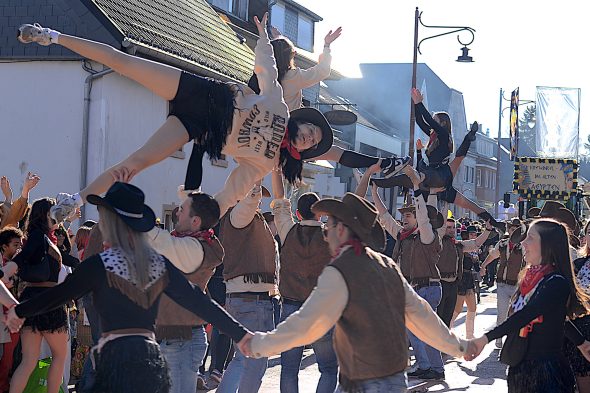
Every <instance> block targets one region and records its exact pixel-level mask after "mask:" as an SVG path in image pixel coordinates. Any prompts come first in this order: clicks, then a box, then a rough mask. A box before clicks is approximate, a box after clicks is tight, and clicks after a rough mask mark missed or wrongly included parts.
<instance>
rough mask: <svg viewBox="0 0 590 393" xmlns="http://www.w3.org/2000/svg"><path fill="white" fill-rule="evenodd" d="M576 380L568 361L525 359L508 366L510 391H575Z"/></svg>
mask: <svg viewBox="0 0 590 393" xmlns="http://www.w3.org/2000/svg"><path fill="white" fill-rule="evenodd" d="M575 385H576V380H575V378H574V374H573V373H572V370H571V368H570V365H569V363H568V361H567V360H566V359H565V358H563V357H560V358H558V359H550V360H524V361H522V362H521V363H520V364H519V365H518V366H514V367H509V368H508V393H532V392H535V393H574V392H575Z"/></svg>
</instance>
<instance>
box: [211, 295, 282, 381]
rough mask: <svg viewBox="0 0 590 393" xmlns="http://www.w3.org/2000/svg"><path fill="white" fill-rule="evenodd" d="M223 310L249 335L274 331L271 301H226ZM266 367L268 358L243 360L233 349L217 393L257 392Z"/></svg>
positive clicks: (243, 357) (233, 299) (239, 299)
mask: <svg viewBox="0 0 590 393" xmlns="http://www.w3.org/2000/svg"><path fill="white" fill-rule="evenodd" d="M225 309H226V310H227V312H228V313H230V315H231V316H232V317H234V318H235V319H236V320H237V321H238V322H240V323H241V324H242V325H244V326H245V327H246V328H247V329H249V330H250V331H252V332H256V331H259V332H260V331H261V332H267V331H270V330H273V329H274V317H273V306H272V303H271V301H270V300H256V299H243V298H230V297H228V298H226V301H225ZM234 345H235V344H234ZM267 366H268V358H260V359H251V358H246V357H245V356H244V355H243V354H242V353H241V352H240V351H239V350H238V349H237V348H236V354H235V356H234V358H233V359H232V361H231V362H230V363H229V366H228V367H227V370H225V373H224V374H223V379H222V380H221V383H220V384H219V387H218V388H217V393H235V392H242V393H255V392H257V391H258V389H260V385H261V384H262V377H263V376H264V373H265V372H266V367H267Z"/></svg>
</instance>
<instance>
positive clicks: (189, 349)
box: [160, 326, 207, 393]
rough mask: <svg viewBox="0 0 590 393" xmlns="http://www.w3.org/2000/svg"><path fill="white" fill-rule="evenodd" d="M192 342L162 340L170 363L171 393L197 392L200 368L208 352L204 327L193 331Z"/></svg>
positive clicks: (164, 352) (163, 351)
mask: <svg viewBox="0 0 590 393" xmlns="http://www.w3.org/2000/svg"><path fill="white" fill-rule="evenodd" d="M192 334H193V337H192V339H191V340H176V339H174V340H162V342H161V343H160V349H161V351H162V355H164V358H165V359H166V362H167V363H168V372H169V373H170V380H171V382H172V387H171V389H170V393H185V392H196V391H197V375H198V372H199V367H200V366H201V363H202V362H203V358H204V357H205V353H206V352H207V334H206V333H205V328H204V327H202V326H201V327H198V328H193V329H192Z"/></svg>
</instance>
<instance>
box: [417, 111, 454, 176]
mask: <svg viewBox="0 0 590 393" xmlns="http://www.w3.org/2000/svg"><path fill="white" fill-rule="evenodd" d="M414 110H415V112H416V123H417V124H418V126H420V129H422V131H424V133H426V135H428V136H429V137H430V138H432V136H431V133H432V131H434V133H435V134H436V138H437V139H438V146H436V148H434V149H433V150H432V151H430V152H428V150H427V151H426V155H427V156H428V161H429V163H430V164H431V165H435V164H440V163H442V162H443V160H445V159H446V158H448V157H449V155H450V154H451V150H450V149H449V138H450V135H449V132H448V131H447V130H446V129H445V128H444V127H441V125H440V124H438V123H437V122H436V121H435V120H434V119H433V118H432V116H430V113H429V112H428V109H426V107H425V106H424V104H422V103H421V102H420V103H418V104H414ZM432 142H434V141H432Z"/></svg>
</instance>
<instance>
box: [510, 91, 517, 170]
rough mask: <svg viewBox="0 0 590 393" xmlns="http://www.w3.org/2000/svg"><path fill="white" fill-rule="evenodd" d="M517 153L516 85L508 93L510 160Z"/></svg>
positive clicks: (512, 159)
mask: <svg viewBox="0 0 590 393" xmlns="http://www.w3.org/2000/svg"><path fill="white" fill-rule="evenodd" d="M517 155H518V87H517V88H516V90H514V91H513V92H512V94H510V161H514V158H516V156H517Z"/></svg>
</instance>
